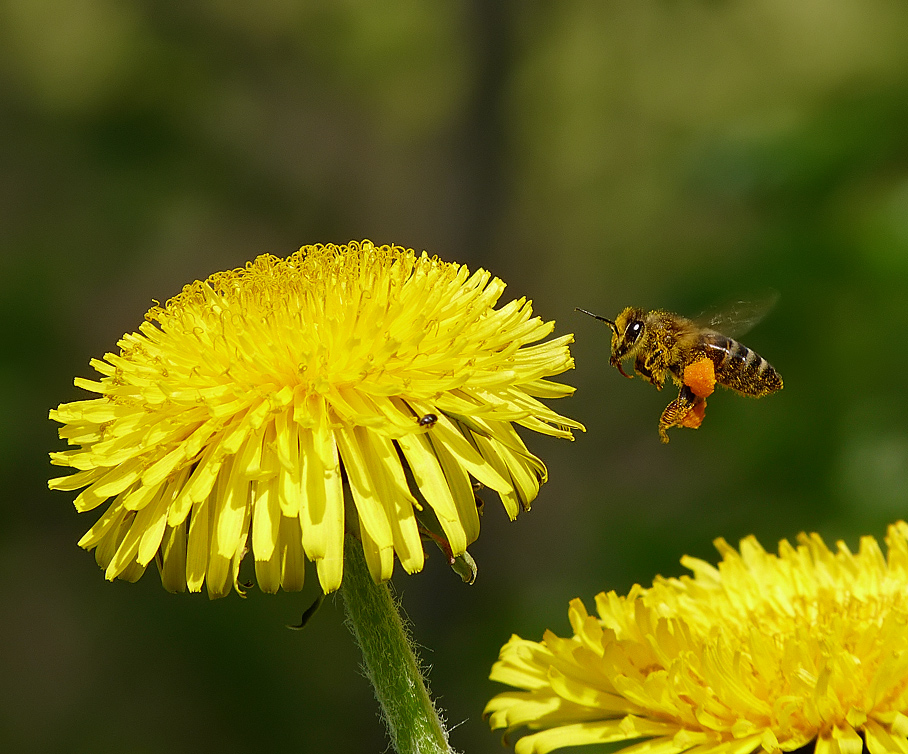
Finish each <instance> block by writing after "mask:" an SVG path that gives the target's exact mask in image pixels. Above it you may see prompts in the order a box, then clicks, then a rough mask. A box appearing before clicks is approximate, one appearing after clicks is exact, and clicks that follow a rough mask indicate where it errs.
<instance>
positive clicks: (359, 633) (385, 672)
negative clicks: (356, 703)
mask: <svg viewBox="0 0 908 754" xmlns="http://www.w3.org/2000/svg"><path fill="white" fill-rule="evenodd" d="M341 594H342V595H343V598H344V605H345V607H346V612H347V622H348V625H349V626H350V630H351V631H352V632H353V636H354V637H355V639H356V641H357V643H358V644H359V646H360V649H361V650H362V653H363V662H364V666H365V670H366V673H367V675H368V677H369V680H370V681H371V682H372V686H373V687H374V689H375V696H376V698H377V699H378V702H379V704H380V705H381V710H382V716H383V718H384V720H385V724H386V725H387V727H388V733H389V735H390V736H391V742H392V744H393V746H394V748H395V750H396V751H397V752H398V754H417V752H418V753H419V754H430V753H432V754H436V753H437V754H441V753H444V754H450V753H451V749H450V747H449V746H448V741H447V733H446V732H445V729H444V726H443V725H442V723H441V720H440V719H439V717H438V712H437V711H436V709H435V705H434V704H433V703H432V700H431V699H430V698H429V692H428V690H427V689H426V684H425V679H424V678H423V675H422V672H421V671H420V663H419V659H418V658H417V656H416V652H415V650H414V647H413V644H412V642H411V640H410V636H409V634H408V632H407V629H406V627H405V626H404V623H403V620H402V619H401V615H400V613H399V611H398V607H397V604H396V602H395V600H394V598H393V596H392V595H391V591H390V589H389V587H388V585H387V584H376V583H375V582H374V581H373V580H372V576H371V575H370V574H369V569H368V567H367V566H366V560H365V557H364V556H363V551H362V545H361V544H360V543H359V541H358V540H357V539H355V538H354V537H352V536H350V535H348V536H347V537H346V540H345V542H344V580H343V583H342V585H341Z"/></svg>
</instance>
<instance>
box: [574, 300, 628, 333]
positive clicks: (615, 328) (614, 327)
mask: <svg viewBox="0 0 908 754" xmlns="http://www.w3.org/2000/svg"><path fill="white" fill-rule="evenodd" d="M574 311H575V312H583V313H584V314H589V315H590V316H591V317H592V318H593V319H598V320H599V321H600V322H605V324H607V325H608V326H609V327H610V328H611V329H612V331H613V332H616V333H617V332H618V326H617V325H616V324H615V323H614V321H613V320H610V319H608V318H607V317H600V316H599V315H598V314H593V313H592V312H588V311H587V310H586V309H581V308H580V307H579V306H575V307H574Z"/></svg>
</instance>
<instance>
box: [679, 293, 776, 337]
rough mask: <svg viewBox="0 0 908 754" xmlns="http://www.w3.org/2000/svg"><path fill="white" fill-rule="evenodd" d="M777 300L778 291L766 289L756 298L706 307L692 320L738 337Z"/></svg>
mask: <svg viewBox="0 0 908 754" xmlns="http://www.w3.org/2000/svg"><path fill="white" fill-rule="evenodd" d="M778 300H779V292H778V291H767V292H766V293H764V294H763V295H762V296H760V297H758V298H754V299H742V300H738V301H730V302H728V303H727V304H725V305H724V306H720V307H717V308H714V309H707V310H706V311H705V312H703V314H701V315H700V316H698V317H695V318H694V322H696V323H697V324H698V325H699V326H700V327H705V328H707V329H709V330H716V331H717V332H720V333H722V334H723V335H728V336H729V337H733V338H734V337H738V336H741V335H744V334H745V333H746V332H747V331H748V330H750V329H751V328H752V327H753V326H754V325H756V324H757V322H759V321H760V320H761V319H763V317H765V316H766V315H767V314H769V312H770V310H771V309H772V308H773V307H774V306H775V305H776V302H777V301H778Z"/></svg>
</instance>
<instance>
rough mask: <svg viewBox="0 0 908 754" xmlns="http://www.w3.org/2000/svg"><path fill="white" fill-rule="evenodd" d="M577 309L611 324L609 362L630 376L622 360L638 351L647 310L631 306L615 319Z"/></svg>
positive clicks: (626, 375)
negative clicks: (624, 368)
mask: <svg viewBox="0 0 908 754" xmlns="http://www.w3.org/2000/svg"><path fill="white" fill-rule="evenodd" d="M577 311H578V312H583V313H584V314H589V315H590V316H591V317H595V318H596V319H598V320H599V321H600V322H605V324H607V325H608V326H609V329H610V330H611V331H612V356H611V358H610V359H609V364H610V365H611V366H613V367H615V368H616V369H617V370H618V371H619V372H621V374H623V375H624V376H625V377H630V375H629V374H626V373H625V371H624V370H623V369H622V368H621V362H622V361H623V360H624V359H626V358H628V357H630V356H632V355H633V354H634V353H635V352H636V350H637V347H638V346H639V344H640V342H641V336H642V335H643V329H644V321H643V318H644V315H645V314H646V312H644V311H643V309H636V308H634V307H631V306H629V307H627V308H626V309H625V310H624V311H622V312H621V314H619V315H618V316H617V317H615V319H614V321H613V320H610V319H607V318H605V317H600V316H599V315H598V314H593V313H592V312H588V311H587V310H586V309H579V308H578V309H577Z"/></svg>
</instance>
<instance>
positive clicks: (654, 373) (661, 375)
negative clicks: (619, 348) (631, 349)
mask: <svg viewBox="0 0 908 754" xmlns="http://www.w3.org/2000/svg"><path fill="white" fill-rule="evenodd" d="M634 371H635V372H636V373H637V374H639V375H640V376H641V377H643V378H644V379H645V380H646V381H647V382H649V383H650V384H651V385H655V386H656V390H661V389H662V387H663V386H664V385H665V371H664V370H662V369H659V368H658V367H655V366H654V364H653V360H652V359H648V358H646V357H645V356H643V354H641V355H639V356H638V357H637V358H636V360H635V361H634Z"/></svg>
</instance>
